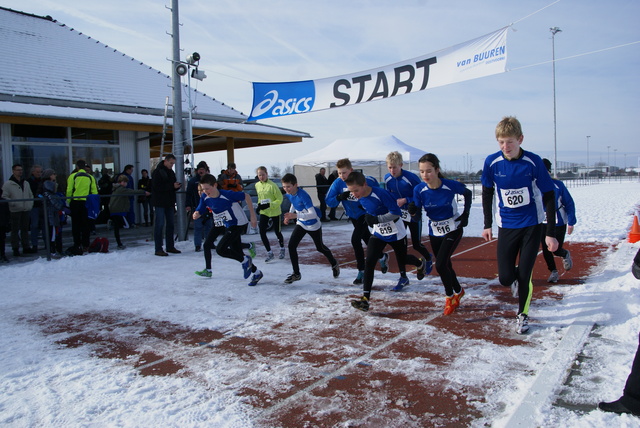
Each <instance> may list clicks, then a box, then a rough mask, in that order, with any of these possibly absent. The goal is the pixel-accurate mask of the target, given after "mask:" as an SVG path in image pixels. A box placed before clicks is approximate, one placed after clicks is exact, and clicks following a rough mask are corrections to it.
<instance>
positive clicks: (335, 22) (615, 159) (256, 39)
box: [0, 0, 640, 175]
mask: <svg viewBox="0 0 640 428" xmlns="http://www.w3.org/2000/svg"><path fill="white" fill-rule="evenodd" d="M0 4H1V5H2V6H4V7H8V8H12V9H15V10H21V11H24V12H29V13H33V14H36V15H51V16H52V17H53V18H54V19H56V20H57V21H59V22H61V23H64V24H66V25H68V26H70V27H72V28H74V29H76V30H78V31H80V32H82V33H84V34H87V35H89V36H91V37H92V38H94V39H97V40H99V41H100V42H102V43H104V44H107V45H109V46H111V47H113V48H115V49H118V50H120V51H121V52H123V53H125V54H127V55H129V56H132V57H134V58H136V59H138V60H141V61H143V62H145V63H146V64H148V65H150V66H152V67H154V68H156V69H158V70H160V71H162V72H164V73H167V74H169V73H170V63H169V61H168V60H167V58H169V57H170V56H171V37H170V36H169V35H168V34H167V33H170V31H171V12H170V11H169V10H168V9H167V8H166V7H165V6H170V4H171V1H170V0H165V1H159V0H154V1H150V0H136V1H131V0H129V1H122V0H110V1H107V2H105V1H97V0H55V1H49V0H2V1H1V3H0ZM547 6H548V7H547ZM541 9H542V10H541ZM536 12H537V13H536ZM180 16H181V22H182V24H183V25H182V27H181V28H180V39H181V47H182V48H183V50H184V57H186V55H187V54H188V53H190V52H193V51H197V52H199V53H200V55H201V57H202V59H201V61H200V68H201V69H203V70H204V71H205V72H206V74H207V76H208V77H207V78H206V79H205V80H204V81H203V82H198V81H195V80H192V82H193V83H194V84H197V89H198V90H200V91H202V92H204V93H206V94H207V95H210V96H212V97H214V98H216V99H218V100H220V101H222V102H224V103H225V104H227V105H230V106H232V107H234V108H235V109H237V110H239V111H242V112H243V113H245V114H247V115H248V114H249V113H250V110H251V101H252V88H251V83H250V82H251V81H296V80H307V79H319V78H323V77H331V76H337V75H341V74H349V73H353V72H358V71H363V70H368V69H371V68H377V67H380V66H384V65H388V64H392V63H396V62H399V61H403V60H406V59H410V58H414V57H418V56H422V55H424V54H427V53H431V52H434V51H437V50H440V49H443V48H447V47H450V46H452V45H455V44H458V43H461V42H464V41H467V40H470V39H473V38H476V37H478V36H481V35H484V34H486V33H489V32H492V31H494V30H497V29H498V28H501V27H504V26H506V25H509V24H511V23H514V22H515V24H514V26H513V28H512V30H510V31H509V34H508V36H507V37H508V38H507V49H508V62H507V69H508V70H509V71H508V72H506V73H502V74H497V75H494V76H490V77H485V78H481V79H476V80H470V81H467V82H462V83H457V84H452V85H448V86H444V87H439V88H434V89H430V90H426V91H422V92H418V93H413V94H408V95H403V96H398V97H395V98H390V99H384V100H380V101H375V102H371V103H366V104H359V105H356V106H349V107H344V108H338V109H332V110H327V111H320V112H314V113H308V114H302V115H297V116H288V117H284V118H273V119H267V120H264V121H261V123H264V124H268V125H274V126H281V127H286V128H291V129H296V130H300V131H305V132H308V133H310V134H311V135H312V136H313V137H314V138H313V139H306V140H305V141H304V142H303V143H300V144H293V145H289V146H287V147H286V150H284V151H283V150H273V148H264V149H243V150H239V151H237V152H236V162H237V163H238V168H239V170H240V172H241V173H242V174H243V175H251V173H252V172H251V170H252V169H254V168H255V167H256V166H258V165H259V164H266V165H267V166H271V165H277V166H281V167H284V166H286V165H287V164H292V160H293V159H294V158H296V157H298V156H301V155H304V154H307V153H309V152H312V151H315V150H317V149H319V148H322V147H324V146H326V145H327V144H329V143H331V142H332V141H334V140H335V139H338V138H356V137H370V136H380V135H389V134H391V135H395V136H396V137H398V138H399V139H400V140H402V141H404V142H405V143H407V144H410V145H412V146H415V147H417V148H420V149H422V150H424V151H425V152H433V153H436V154H437V155H439V156H440V157H441V159H442V161H443V163H444V165H445V167H446V168H447V169H461V170H463V169H466V168H468V165H469V161H468V159H471V169H472V170H475V171H477V170H478V169H480V168H481V167H482V162H483V160H484V158H485V157H486V155H488V154H489V153H492V152H494V151H496V150H497V149H498V147H497V143H496V142H495V137H494V134H493V131H494V128H495V124H496V123H497V122H498V121H499V120H500V119H501V118H502V117H503V116H505V115H515V116H517V117H518V118H519V119H520V121H521V122H522V124H523V130H524V134H525V141H524V144H523V147H524V148H525V149H528V150H531V151H534V152H536V153H538V154H540V155H542V156H546V157H549V158H550V159H552V160H553V150H554V121H553V80H552V65H551V58H552V40H551V33H550V31H549V28H550V27H559V28H560V29H561V30H562V32H561V33H558V34H557V35H556V36H555V55H556V60H557V61H556V102H557V104H556V105H557V151H558V161H569V162H570V161H574V162H581V163H585V162H586V158H587V135H589V136H590V139H589V159H590V163H591V164H592V165H593V164H594V163H595V162H598V161H603V162H607V161H609V163H611V164H614V163H615V165H617V166H620V167H622V166H623V164H624V163H625V160H626V164H627V165H638V156H640V143H639V141H638V139H639V135H640V116H639V113H640V108H639V107H640V83H639V79H638V76H639V75H640V67H639V65H640V44H639V43H635V44H631V43H633V42H638V41H640V26H639V25H638V22H639V20H640V2H639V1H637V0H612V1H609V2H602V1H598V0H561V1H557V2H555V0H528V1H522V2H513V1H506V0H489V1H482V2H478V1H476V0H452V1H446V2H444V1H428V0H411V1H410V0H398V1H396V2H389V1H383V0H369V1H366V0H353V1H344V0H340V1H338V0H323V1H316V2H309V1H299V0H297V1H296V0H277V1H268V0H245V1H235V0H228V1H223V0H182V1H181V3H180ZM624 44H629V45H627V46H623V47H619V48H615V49H610V48H613V47H615V46H619V45H624ZM583 54H586V55H583ZM194 86H195V85H194ZM162 98H163V99H164V94H163V95H162ZM283 152H284V153H283ZM625 155H626V156H625ZM207 160H208V161H209V162H210V164H211V166H212V169H217V167H218V166H220V165H221V164H223V163H224V156H223V155H211V156H208V157H207ZM465 167H466V168H465ZM247 170H249V171H247Z"/></svg>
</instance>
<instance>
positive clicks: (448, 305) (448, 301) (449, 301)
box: [443, 296, 456, 315]
mask: <svg viewBox="0 0 640 428" xmlns="http://www.w3.org/2000/svg"><path fill="white" fill-rule="evenodd" d="M455 310H456V306H455V297H454V296H447V297H446V298H445V300H444V312H443V313H444V315H451V314H452V313H453V311H455Z"/></svg>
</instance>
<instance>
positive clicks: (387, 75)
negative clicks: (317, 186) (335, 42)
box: [248, 27, 509, 121]
mask: <svg viewBox="0 0 640 428" xmlns="http://www.w3.org/2000/svg"><path fill="white" fill-rule="evenodd" d="M508 29H509V27H504V28H501V29H500V30H498V31H495V32H493V33H490V34H487V35H485V36H482V37H478V38H477V39H474V40H470V41H468V42H464V43H460V44H458V45H456V46H452V47H450V48H447V49H442V50H440V51H437V52H435V53H431V54H427V55H424V56H421V57H419V58H414V59H410V60H407V61H403V62H399V63H396V64H392V65H388V66H386V67H381V68H378V69H373V70H367V71H363V72H359V73H353V74H348V75H344V76H337V77H329V78H326V79H318V80H304V81H298V82H277V83H265V82H254V83H253V107H252V110H251V115H250V116H249V119H248V120H249V121H255V120H259V119H267V118H270V117H277V116H287V115H291V114H299V113H308V112H311V111H318V110H325V109H330V108H335V107H343V106H348V105H354V104H360V103H365V102H369V101H375V100H379V99H384V98H389V97H395V96H396V95H403V94H409V93H412V92H417V91H422V90H425V89H430V88H436V87H438V86H444V85H448V84H450V83H457V82H462V81H465V80H471V79H476V78H478V77H484V76H490V75H492V74H497V73H503V72H504V71H505V70H506V65H507V30H508Z"/></svg>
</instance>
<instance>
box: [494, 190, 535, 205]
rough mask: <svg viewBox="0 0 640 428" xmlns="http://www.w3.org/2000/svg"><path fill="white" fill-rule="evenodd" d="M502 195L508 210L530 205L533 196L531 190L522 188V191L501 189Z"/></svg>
mask: <svg viewBox="0 0 640 428" xmlns="http://www.w3.org/2000/svg"><path fill="white" fill-rule="evenodd" d="M500 193H501V194H502V203H503V205H504V206H505V207H507V208H520V207H523V206H525V205H529V203H530V202H531V196H530V195H529V189H528V188H527V187H522V188H520V189H500Z"/></svg>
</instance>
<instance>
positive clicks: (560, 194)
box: [542, 159, 577, 283]
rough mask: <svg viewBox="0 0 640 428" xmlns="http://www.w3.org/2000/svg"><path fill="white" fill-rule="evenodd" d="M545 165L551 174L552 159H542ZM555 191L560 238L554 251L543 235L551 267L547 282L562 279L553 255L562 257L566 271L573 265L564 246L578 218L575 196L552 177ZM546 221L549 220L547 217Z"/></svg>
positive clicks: (558, 237)
mask: <svg viewBox="0 0 640 428" xmlns="http://www.w3.org/2000/svg"><path fill="white" fill-rule="evenodd" d="M542 162H543V163H544V166H545V167H546V168H547V171H548V172H549V174H551V161H550V160H549V159H542ZM552 180H553V185H554V189H553V190H554V192H555V201H556V219H555V220H556V239H557V240H558V249H557V250H556V251H554V252H553V253H552V252H551V251H549V249H548V248H547V246H546V245H545V243H544V236H543V237H542V256H543V257H544V261H545V262H546V263H547V269H549V272H550V275H549V279H548V280H547V282H551V283H555V282H558V280H559V279H560V275H559V274H558V269H557V268H556V261H555V260H554V259H553V256H558V257H562V265H563V267H564V270H565V271H568V270H570V269H571V268H572V267H573V260H572V259H571V253H570V252H569V250H567V249H565V248H562V244H564V237H565V235H566V234H567V233H568V234H569V235H571V234H572V233H573V226H575V224H576V222H577V220H576V206H575V204H574V202H573V198H572V197H571V194H570V193H569V190H567V187H566V186H565V185H564V183H563V182H562V181H560V180H556V179H552ZM544 222H545V223H546V222H547V218H545V220H544Z"/></svg>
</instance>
